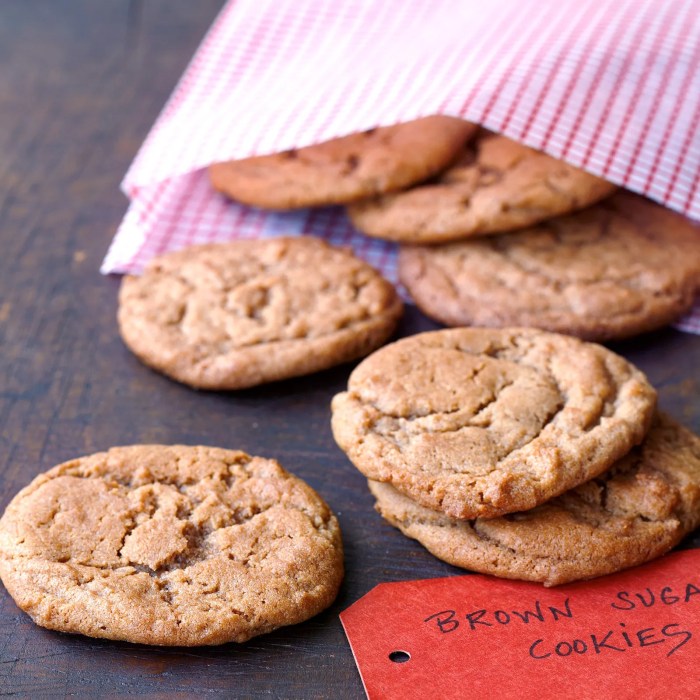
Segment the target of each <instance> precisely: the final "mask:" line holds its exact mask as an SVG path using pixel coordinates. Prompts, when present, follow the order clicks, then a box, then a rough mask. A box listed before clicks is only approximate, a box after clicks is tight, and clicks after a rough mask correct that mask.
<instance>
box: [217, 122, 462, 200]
mask: <svg viewBox="0 0 700 700" xmlns="http://www.w3.org/2000/svg"><path fill="white" fill-rule="evenodd" d="M475 131H476V126H475V125H474V124H471V123H470V122H465V121H463V120H462V119H456V118H454V117H445V116H437V115H436V116H432V117H424V118H422V119H416V120H414V121H410V122H406V123H404V124H396V125H394V126H383V127H378V128H376V129H370V130H369V131H363V132H360V133H356V134H350V135H349V136H342V137H340V138H337V139H332V140H331V141H326V142H324V143H319V144H316V145H313V146H307V147H305V148H299V149H295V150H291V151H285V152H284V153H277V154H273V155H267V156H255V157H253V158H245V159H243V160H233V161H227V162H223V163H214V164H213V165H211V166H210V167H209V177H210V180H211V183H212V185H213V186H214V188H215V189H216V190H218V191H219V192H223V193H224V194H225V195H227V196H229V197H231V198H232V199H235V200H237V201H239V202H243V203H244V204H250V205H252V206H256V207H263V208H267V209H297V208H299V207H312V206H320V205H325V204H343V203H345V202H354V201H355V200H358V199H363V198H365V197H374V196H376V195H378V194H383V193H384V192H391V191H393V190H398V189H401V188H403V187H408V186H409V185H412V184H414V183H416V182H420V181H421V180H425V179H426V178H428V177H431V176H432V175H434V174H435V173H437V172H439V171H440V170H442V169H443V168H445V167H447V166H448V165H449V164H450V163H451V162H452V161H453V160H454V159H455V157H456V156H457V154H458V153H459V151H460V149H461V148H462V146H463V145H464V143H465V141H466V140H467V139H468V138H470V137H471V136H472V134H474V133H475Z"/></svg>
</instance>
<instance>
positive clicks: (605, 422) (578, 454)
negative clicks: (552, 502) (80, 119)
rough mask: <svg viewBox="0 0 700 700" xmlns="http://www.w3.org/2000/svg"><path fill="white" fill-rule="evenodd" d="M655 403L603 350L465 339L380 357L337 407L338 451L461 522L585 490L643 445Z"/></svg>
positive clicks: (538, 341) (513, 339) (540, 335)
mask: <svg viewBox="0 0 700 700" xmlns="http://www.w3.org/2000/svg"><path fill="white" fill-rule="evenodd" d="M655 401H656V392H655V391H654V389H653V388H652V387H651V386H650V385H649V383H648V382H647V380H646V378H645V377H644V375H643V374H642V373H641V372H640V371H639V370H637V369H636V368H635V367H633V366H632V365H631V364H630V363H628V362H627V361H626V360H624V359H623V358H622V357H619V356H618V355H616V354H615V353H613V352H611V351H610V350H607V349H606V348H604V347H602V346H600V345H593V344H591V343H584V342H582V341H580V340H578V339H576V338H571V337H569V336H563V335H557V334H554V333H547V332H545V331H538V330H535V329H532V328H515V329H503V330H497V329H488V328H458V329H449V330H442V331H433V332H430V333H422V334H419V335H414V336H411V337H408V338H404V339H402V340H399V341H398V342H395V343H393V344H391V345H388V346H386V347H384V348H382V349H381V350H378V351H377V352H375V353H373V354H372V355H371V356H370V357H368V358H367V359H365V360H364V361H363V362H362V363H360V364H359V365H358V366H357V367H356V368H355V370H354V371H353V372H352V374H351V375H350V379H349V381H348V391H346V392H344V393H341V394H338V395H336V396H335V398H334V399H333V403H332V409H333V418H332V427H333V435H334V437H335V440H336V442H337V443H338V445H339V446H340V447H341V449H342V450H344V451H345V453H346V454H347V455H348V457H349V458H350V460H351V461H352V462H353V464H354V465H355V466H356V467H357V468H358V469H359V470H360V471H361V472H362V473H363V474H364V475H365V476H367V477H368V478H369V479H373V480H375V481H382V482H389V483H391V484H392V485H393V486H395V487H396V488H397V489H398V490H399V491H401V492H402V493H404V494H405V495H407V496H409V497H410V498H412V499H414V500H415V501H417V502H418V503H420V504H422V505H424V506H426V507H427V508H433V509H435V510H441V511H443V512H444V513H446V514H447V515H450V516H451V517H453V518H476V517H495V516H497V515H503V514H505V513H511V512H514V511H519V510H527V509H529V508H534V507H535V506H536V505H539V504H540V503H543V502H544V501H546V500H548V499H550V498H552V497H554V496H556V495H558V494H560V493H562V492H564V491H566V490H568V489H570V488H573V487H574V486H577V485H578V484H581V483H583V482H584V481H587V480H589V479H591V478H593V477H595V476H597V475H598V474H600V473H601V472H603V471H604V470H605V469H607V468H608V467H609V466H610V465H611V464H612V463H613V462H614V461H615V460H617V459H619V458H620V457H622V456H623V455H624V454H626V453H627V452H628V451H629V450H630V448H631V447H633V446H634V445H636V444H638V443H639V442H641V440H642V438H643V437H644V435H645V433H646V431H647V429H648V426H649V424H650V421H651V418H652V415H653V411H654V406H655Z"/></svg>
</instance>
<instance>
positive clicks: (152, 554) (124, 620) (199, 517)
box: [0, 445, 343, 646]
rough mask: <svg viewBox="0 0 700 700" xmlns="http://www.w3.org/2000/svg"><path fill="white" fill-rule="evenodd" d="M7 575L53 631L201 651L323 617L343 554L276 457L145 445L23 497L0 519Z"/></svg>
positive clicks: (44, 478)
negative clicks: (188, 647) (211, 646)
mask: <svg viewBox="0 0 700 700" xmlns="http://www.w3.org/2000/svg"><path fill="white" fill-rule="evenodd" d="M0 576H1V577H2V580H3V583H4V584H5V586H6V587H7V590H8V591H9V593H10V595H11V596H12V597H13V598H14V599H15V602H16V603H17V605H19V607H20V608H22V610H24V611H25V612H27V613H28V614H29V615H30V616H31V617H32V619H33V620H34V621H35V622H36V623H37V624H39V625H41V626H42V627H48V628H49V629H54V630H59V631H62V632H76V633H80V634H85V635H88V636H91V637H104V638H107V639H121V640H125V641H129V642H139V643H142V644H162V645H178V646H195V645H202V644H221V643H223V642H231V641H236V642H244V641H246V640H247V639H250V638H251V637H253V636H255V635H258V634H263V633H265V632H269V631H271V630H273V629H276V628H277V627H281V626H283V625H290V624H294V623H297V622H301V621H303V620H306V619H308V618H309V617H311V616H312V615H315V614H316V613H318V612H320V611H321V610H323V609H324V608H326V607H327V606H328V605H330V604H331V603H332V602H333V600H334V598H335V596H336V593H337V592H338V588H339V586H340V582H341V579H342V576H343V552H342V544H341V539H340V530H339V527H338V522H337V520H336V518H335V517H334V516H333V514H332V513H331V512H330V510H329V509H328V507H327V506H326V504H325V503H324V502H323V501H322V500H321V498H320V497H319V496H318V494H316V493H315V492H314V491H313V490H312V489H311V488H310V487H309V486H307V485H306V484H305V483H304V482H303V481H301V480H300V479H297V478H295V477H294V476H292V475H291V474H288V473H287V472H286V471H285V470H284V469H282V468H281V467H280V466H279V464H277V462H275V461H274V460H269V459H263V458H261V457H250V456H248V455H246V454H244V453H243V452H236V451H233V450H223V449H218V448H214V447H185V446H172V447H171V446H163V445H137V446H132V447H117V448H114V449H111V450H109V452H102V453H99V454H95V455H92V456H90V457H83V458H81V459H76V460H73V461H70V462H66V463H64V464H61V465H59V466H58V467H55V468H54V469H51V470H50V471H48V472H46V473H45V474H41V475H39V476H38V477H37V478H36V479H34V481H33V482H32V483H31V484H29V486H27V487H26V488H24V489H23V490H22V491H20V492H19V494H17V496H15V498H14V499H13V500H12V502H11V503H10V505H9V506H8V507H7V510H6V512H5V515H4V516H3V517H2V519H1V520H0Z"/></svg>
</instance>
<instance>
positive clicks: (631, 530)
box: [370, 418, 700, 586]
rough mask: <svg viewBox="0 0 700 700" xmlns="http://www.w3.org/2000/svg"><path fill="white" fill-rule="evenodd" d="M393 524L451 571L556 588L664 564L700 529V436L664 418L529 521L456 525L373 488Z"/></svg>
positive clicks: (514, 518)
mask: <svg viewBox="0 0 700 700" xmlns="http://www.w3.org/2000/svg"><path fill="white" fill-rule="evenodd" d="M370 489H371V491H372V493H373V494H374V496H375V498H376V499H377V505H376V508H377V510H378V511H379V513H381V515H382V516H383V517H384V518H385V519H386V520H388V521H389V522H390V523H391V524H392V525H394V526H395V527H397V528H398V529H399V530H401V532H403V533H404V534H405V535H408V537H412V538H413V539H416V540H418V541H419V542H420V543H421V544H422V545H423V546H424V547H426V548H427V549H428V550H429V551H430V552H431V553H432V554H434V555H435V556H436V557H438V558H439V559H442V560H444V561H446V562H449V563H450V564H453V565H455V566H461V567H464V568H466V569H472V570H474V571H479V572H481V573H485V574H493V575H495V576H502V577H504V578H514V579H525V580H528V581H541V582H543V583H544V584H545V586H556V585H559V584H562V583H568V582H570V581H577V580H579V579H588V578H593V577H594V576H602V575H603V574H610V573H613V572H615V571H620V570H622V569H627V568H629V567H631V566H636V565H638V564H642V563H644V562H646V561H649V560H651V559H654V558H656V557H659V556H661V555H662V554H664V553H665V552H667V551H668V550H670V549H671V548H672V547H673V546H675V545H676V544H678V543H679V542H680V541H681V539H682V538H683V537H684V536H685V535H686V534H688V533H689V532H691V531H692V530H694V529H695V528H696V527H698V525H700V438H699V437H698V436H697V435H694V434H693V433H691V432H690V431H688V430H686V429H685V428H683V427H681V426H680V425H678V424H677V423H675V422H674V421H673V420H671V419H669V418H661V419H659V420H658V421H657V422H656V424H655V425H654V426H653V427H652V428H651V430H650V431H649V434H648V435H647V437H646V439H645V440H644V442H643V443H642V444H641V445H640V446H639V447H636V448H634V449H633V450H632V452H630V453H629V454H628V455H627V456H625V457H623V458H622V459H620V460H619V461H618V462H616V463H615V465H614V466H613V467H611V468H610V470H608V471H607V472H605V473H604V474H602V475H601V476H599V477H597V478H596V479H594V480H592V481H589V482H587V483H585V484H582V485H581V486H579V487H577V488H575V489H573V490H571V491H567V492H566V493H564V494H562V495H561V496H558V497H557V498H554V499H552V500H551V501H548V502H547V503H545V504H544V505H541V506H538V507H537V508H534V509H533V510H529V511H526V512H523V513H513V514H511V515H506V516H504V517H500V518H493V519H490V520H485V519H483V518H477V519H476V520H471V521H468V520H455V519H452V518H449V517H447V516H446V515H444V514H442V513H438V512H436V511H432V510H429V509H428V508H424V507H422V506H420V505H418V504H417V503H414V502H413V501H411V500H410V499H409V498H407V497H406V496H403V495H402V494H401V493H399V492H398V491H397V490H396V489H394V488H393V487H392V486H390V485H388V484H380V483H378V482H370Z"/></svg>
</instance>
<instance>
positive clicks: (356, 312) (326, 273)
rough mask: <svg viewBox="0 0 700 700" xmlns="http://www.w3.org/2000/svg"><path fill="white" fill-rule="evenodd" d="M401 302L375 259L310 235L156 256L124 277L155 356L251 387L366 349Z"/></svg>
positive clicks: (131, 316) (127, 338) (133, 338)
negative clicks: (133, 274)
mask: <svg viewBox="0 0 700 700" xmlns="http://www.w3.org/2000/svg"><path fill="white" fill-rule="evenodd" d="M402 308H403V307H402V304H401V301H400V299H399V298H398V296H397V294H396V291H395V290H394V288H393V287H392V286H391V285H390V284H389V282H387V281H386V280H384V279H383V278H382V277H381V276H380V275H379V274H378V273H377V272H376V271H375V270H374V269H373V268H372V267H370V266H369V265H368V264H367V263H365V262H363V261H361V260H359V259H358V258H356V257H355V256H354V255H352V253H350V252H349V251H346V250H341V249H338V248H333V247H331V246H329V245H327V244H326V243H324V242H323V241H321V240H319V239H317V238H313V237H306V236H304V237H299V238H276V239H266V240H253V241H250V240H240V241H234V242H231V243H222V244H211V245H204V246H196V247H192V248H187V249H184V250H180V251H177V252H175V253H168V254H166V255H163V256H160V257H158V258H155V259H154V260H152V261H151V263H150V264H149V265H148V267H147V268H146V271H145V272H144V274H143V275H142V276H141V277H126V278H125V279H124V281H123V283H122V287H121V291H120V294H119V314H118V318H119V328H120V331H121V334H122V337H123V339H124V342H125V343H126V344H127V345H128V346H129V348H130V349H131V350H132V351H133V352H134V353H135V354H136V355H137V356H138V357H139V358H140V359H141V360H142V361H143V362H145V363H146V364H147V365H150V366H151V367H153V368H155V369H157V370H159V371H161V372H163V373H165V374H167V375H169V376H170V377H172V378H174V379H177V380H178V381H180V382H184V383H185V384H189V385H190V386H193V387H199V388H204V389H242V388H246V387H251V386H255V385H257V384H262V383H264V382H270V381H274V380H278V379H285V378H287V377H295V376H299V375H303V374H309V373H311V372H316V371H318V370H322V369H326V368H327V367H331V366H333V365H336V364H340V363H342V362H346V361H349V360H352V359H355V358H357V357H361V356H363V355H366V354H367V353H368V352H370V351H371V350H373V349H374V348H376V347H378V346H379V345H381V344H382V343H383V342H384V341H386V340H387V338H388V337H389V336H390V335H391V333H392V332H393V330H394V328H395V326H396V323H397V321H398V319H399V317H400V316H401V312H402Z"/></svg>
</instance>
